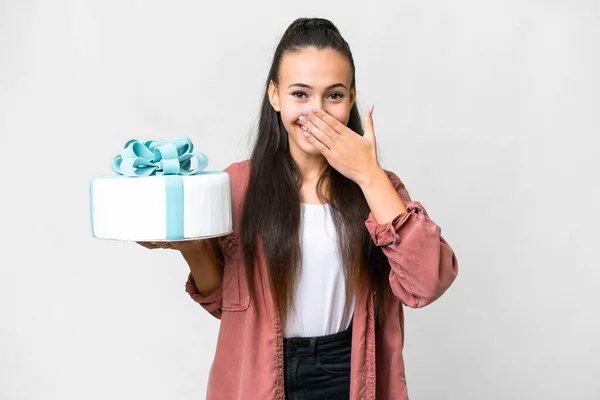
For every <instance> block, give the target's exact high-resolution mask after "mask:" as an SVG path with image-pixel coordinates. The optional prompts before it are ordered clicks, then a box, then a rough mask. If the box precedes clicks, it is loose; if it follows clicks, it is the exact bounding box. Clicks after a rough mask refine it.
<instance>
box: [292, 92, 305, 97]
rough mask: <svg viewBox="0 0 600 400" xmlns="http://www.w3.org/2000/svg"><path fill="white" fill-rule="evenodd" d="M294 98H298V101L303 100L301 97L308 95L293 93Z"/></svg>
mask: <svg viewBox="0 0 600 400" xmlns="http://www.w3.org/2000/svg"><path fill="white" fill-rule="evenodd" d="M292 96H294V97H296V98H298V99H301V98H302V97H301V96H306V93H304V92H293V93H292Z"/></svg>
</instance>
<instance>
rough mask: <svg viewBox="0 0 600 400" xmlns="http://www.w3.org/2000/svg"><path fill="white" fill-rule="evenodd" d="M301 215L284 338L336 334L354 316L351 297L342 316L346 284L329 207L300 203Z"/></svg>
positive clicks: (345, 326) (346, 326) (348, 323)
mask: <svg viewBox="0 0 600 400" xmlns="http://www.w3.org/2000/svg"><path fill="white" fill-rule="evenodd" d="M301 212H302V214H301V220H300V239H301V242H300V243H301V248H302V261H301V263H300V271H299V274H300V276H299V283H298V287H297V289H296V296H295V299H294V301H293V308H292V310H291V311H290V316H289V318H288V322H287V324H286V326H285V327H284V332H283V336H284V337H285V338H290V337H308V336H323V335H331V334H334V333H338V332H341V331H344V330H346V329H348V327H349V326H350V321H351V320H352V316H353V315H354V305H355V298H353V299H352V301H351V304H350V307H349V310H348V312H346V313H344V303H345V301H346V294H345V293H346V292H345V286H346V281H345V279H344V270H343V266H342V263H341V259H340V257H339V254H338V250H337V237H336V230H335V226H334V224H333V219H332V218H331V208H330V206H329V205H328V204H326V205H323V204H306V203H301Z"/></svg>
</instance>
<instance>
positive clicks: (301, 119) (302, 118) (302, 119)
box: [298, 115, 306, 122]
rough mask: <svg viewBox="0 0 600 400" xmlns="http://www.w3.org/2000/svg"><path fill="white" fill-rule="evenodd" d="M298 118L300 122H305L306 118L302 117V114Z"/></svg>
mask: <svg viewBox="0 0 600 400" xmlns="http://www.w3.org/2000/svg"><path fill="white" fill-rule="evenodd" d="M298 119H299V120H300V121H302V122H306V118H304V116H302V115H301V116H300V117H299V118H298Z"/></svg>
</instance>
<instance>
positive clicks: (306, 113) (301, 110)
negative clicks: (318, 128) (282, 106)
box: [300, 108, 308, 115]
mask: <svg viewBox="0 0 600 400" xmlns="http://www.w3.org/2000/svg"><path fill="white" fill-rule="evenodd" d="M300 114H302V115H308V112H306V111H304V109H303V108H301V109H300Z"/></svg>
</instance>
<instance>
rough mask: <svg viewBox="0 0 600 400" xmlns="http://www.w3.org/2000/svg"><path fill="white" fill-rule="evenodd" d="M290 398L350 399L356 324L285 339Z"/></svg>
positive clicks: (285, 374)
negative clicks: (342, 329)
mask: <svg viewBox="0 0 600 400" xmlns="http://www.w3.org/2000/svg"><path fill="white" fill-rule="evenodd" d="M283 347H284V357H283V358H284V377H285V398H286V400H320V399H324V400H325V399H326V400H342V399H343V400H348V398H349V397H350V353H351V349H352V324H350V327H349V328H348V329H347V330H345V331H343V332H340V333H336V334H333V335H326V336H314V337H302V338H284V339H283Z"/></svg>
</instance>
